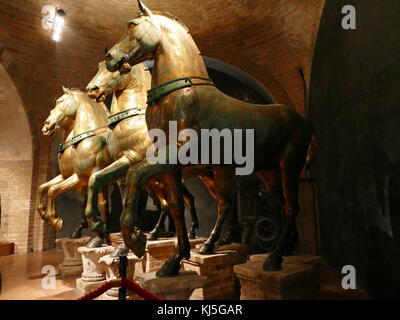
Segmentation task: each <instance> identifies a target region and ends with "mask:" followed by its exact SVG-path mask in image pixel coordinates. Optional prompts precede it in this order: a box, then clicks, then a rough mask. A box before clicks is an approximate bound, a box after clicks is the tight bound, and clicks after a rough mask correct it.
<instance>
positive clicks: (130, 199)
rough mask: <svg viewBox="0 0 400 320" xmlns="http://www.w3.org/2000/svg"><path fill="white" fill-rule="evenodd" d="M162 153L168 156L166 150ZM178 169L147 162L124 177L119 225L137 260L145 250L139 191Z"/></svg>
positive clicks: (134, 167)
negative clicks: (140, 224)
mask: <svg viewBox="0 0 400 320" xmlns="http://www.w3.org/2000/svg"><path fill="white" fill-rule="evenodd" d="M163 151H164V152H166V154H168V148H165V149H164V150H163ZM159 153H160V152H159ZM178 168H179V165H177V164H159V163H157V164H150V163H148V162H147V161H142V162H140V163H137V164H136V165H133V166H132V167H130V168H129V171H128V174H127V175H126V184H127V188H126V195H125V200H124V208H123V211H122V215H121V219H120V223H121V231H122V236H123V238H124V242H125V244H126V246H127V247H128V248H129V249H131V250H132V251H133V253H134V254H135V255H136V256H138V257H139V258H140V257H142V256H143V254H144V251H145V248H146V236H145V235H144V234H143V233H142V232H141V231H140V230H139V228H138V225H139V224H138V222H139V215H138V213H139V212H138V211H139V210H138V209H139V208H138V200H139V196H140V191H141V189H142V188H143V186H144V185H145V183H147V182H148V181H149V180H150V179H151V178H153V177H155V176H159V175H163V174H166V173H170V172H171V171H173V170H176V169H178ZM165 189H167V187H165ZM186 236H187V235H186Z"/></svg>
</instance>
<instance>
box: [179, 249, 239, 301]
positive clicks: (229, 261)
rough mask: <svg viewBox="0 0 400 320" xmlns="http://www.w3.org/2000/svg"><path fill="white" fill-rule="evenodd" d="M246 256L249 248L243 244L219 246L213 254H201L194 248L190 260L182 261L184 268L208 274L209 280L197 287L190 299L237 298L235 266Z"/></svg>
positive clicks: (202, 274)
mask: <svg viewBox="0 0 400 320" xmlns="http://www.w3.org/2000/svg"><path fill="white" fill-rule="evenodd" d="M246 258H247V248H246V246H244V245H242V244H233V245H230V246H222V247H219V248H217V250H216V253H215V254H212V255H201V254H199V253H198V251H195V250H192V252H191V257H190V260H183V261H182V266H183V269H184V270H189V271H194V272H196V273H197V274H198V275H201V276H207V282H206V283H205V284H204V286H203V287H202V288H199V289H196V290H195V291H194V292H193V294H192V296H191V297H190V299H191V300H210V299H213V300H216V299H237V298H238V297H239V294H238V292H237V290H236V287H237V285H236V279H235V275H234V272H233V266H234V265H235V264H236V263H242V262H243V261H246Z"/></svg>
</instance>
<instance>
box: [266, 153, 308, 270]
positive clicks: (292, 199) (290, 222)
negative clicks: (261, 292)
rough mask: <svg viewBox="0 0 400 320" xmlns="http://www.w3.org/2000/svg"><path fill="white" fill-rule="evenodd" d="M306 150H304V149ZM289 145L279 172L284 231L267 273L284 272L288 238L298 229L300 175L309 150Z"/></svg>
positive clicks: (267, 267) (272, 252) (271, 254)
mask: <svg viewBox="0 0 400 320" xmlns="http://www.w3.org/2000/svg"><path fill="white" fill-rule="evenodd" d="M303 149H304V148H303ZM303 149H301V148H296V147H295V146H293V145H289V146H288V147H287V148H286V150H285V152H284V153H283V154H282V155H281V156H280V158H279V172H280V178H281V185H282V193H283V198H284V217H283V224H282V231H281V234H280V236H279V238H278V241H277V244H276V246H275V248H274V249H273V250H272V251H271V252H270V254H269V255H268V258H267V259H266V261H265V262H264V265H263V269H264V270H266V271H279V270H282V261H283V258H282V256H283V250H284V247H285V244H286V243H287V241H288V238H289V237H290V236H291V234H292V233H293V232H294V230H295V228H296V218H297V214H298V212H299V204H298V200H297V197H298V193H299V174H300V171H301V169H302V167H303V165H304V161H305V157H306V152H307V148H305V150H303Z"/></svg>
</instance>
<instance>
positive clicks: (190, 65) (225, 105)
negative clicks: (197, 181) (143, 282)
mask: <svg viewBox="0 0 400 320" xmlns="http://www.w3.org/2000/svg"><path fill="white" fill-rule="evenodd" d="M138 3H139V10H140V15H139V17H137V18H136V19H133V20H131V21H129V23H128V27H127V31H126V33H125V34H124V35H123V37H122V39H121V40H120V42H119V43H117V44H116V45H114V47H113V48H112V49H111V50H109V52H108V53H107V54H106V56H105V60H106V65H107V69H108V70H110V71H116V70H120V72H122V73H124V72H126V70H129V69H130V68H131V66H134V65H136V64H138V63H141V62H143V61H145V60H150V59H153V60H154V69H153V74H152V89H151V90H150V91H149V93H148V103H149V107H148V108H147V112H146V121H147V126H148V129H149V130H152V129H161V130H163V131H164V132H165V133H166V135H167V136H168V135H169V134H170V132H169V122H170V121H176V122H177V125H178V130H179V131H181V130H184V129H192V130H194V131H196V132H198V133H199V136H200V130H202V129H217V130H223V129H226V128H229V129H249V130H252V132H253V133H254V141H253V143H254V172H255V173H256V174H257V175H258V177H259V178H260V179H261V180H262V182H263V183H264V185H265V187H266V189H267V190H272V189H274V190H277V189H278V190H279V194H280V195H281V196H279V197H277V201H279V202H280V203H281V205H282V209H283V210H282V212H284V216H283V223H282V230H281V232H280V236H279V240H278V241H277V244H276V246H275V247H274V249H273V250H272V251H271V252H270V254H269V256H268V258H267V260H266V261H265V262H264V265H263V267H264V269H265V270H280V269H281V267H282V255H283V249H284V247H285V246H286V243H287V242H289V241H293V240H292V238H293V233H295V230H296V217H297V214H298V212H299V205H298V200H297V197H298V178H299V175H300V172H301V170H302V168H303V166H304V162H305V159H306V155H307V150H308V147H309V143H310V139H311V135H312V128H311V125H310V123H308V121H306V120H305V119H304V118H303V117H302V116H301V115H300V114H298V113H297V112H296V111H295V110H293V109H292V108H290V107H288V106H286V105H280V104H273V105H255V104H250V103H246V102H243V101H240V100H237V99H234V98H232V97H229V96H227V95H225V94H223V93H222V92H220V91H219V90H218V89H217V88H216V87H215V86H214V85H213V82H212V81H211V80H210V79H209V76H208V73H207V70H206V67H205V65H204V62H203V59H202V56H201V54H200V52H199V50H198V48H197V46H196V44H195V42H194V40H193V38H192V37H191V35H190V33H189V31H188V29H187V27H186V26H185V25H184V24H183V23H182V22H180V21H179V19H178V18H176V17H174V16H172V15H170V14H167V13H161V12H152V11H151V10H150V9H148V8H147V7H146V6H145V5H144V4H142V3H141V2H140V1H139V0H138ZM167 141H169V140H167ZM202 142H204V141H200V144H201V143H202ZM188 143H192V142H191V140H189V141H187V140H186V141H181V142H178V143H177V144H175V143H173V144H167V145H166V146H165V147H163V148H160V149H159V150H158V154H159V155H160V154H161V155H162V156H163V157H164V158H167V159H169V158H168V155H171V154H172V155H174V154H175V155H176V153H177V152H178V151H179V150H180V149H181V148H183V147H185V145H186V144H188ZM249 143H251V140H249ZM220 151H221V150H213V149H212V148H211V150H210V154H211V155H214V154H215V153H218V152H219V154H221V152H220ZM200 152H201V153H203V152H205V151H203V150H200ZM190 165H191V164H182V163H172V161H167V163H165V164H162V163H150V161H144V162H142V163H140V164H137V165H135V166H133V167H131V169H130V172H129V174H128V178H127V193H126V199H125V202H126V206H129V208H126V209H124V212H123V215H122V217H121V230H122V232H123V236H124V241H125V244H126V245H127V246H128V247H129V248H130V249H132V250H134V252H135V250H136V251H138V248H137V245H138V244H141V245H143V244H142V243H141V242H142V240H141V239H142V235H141V232H140V230H138V229H137V215H138V212H137V198H138V191H139V190H140V189H141V188H142V186H143V185H144V184H145V183H146V182H147V181H148V180H149V179H151V178H152V177H154V176H158V175H163V176H164V179H165V181H166V186H167V188H168V190H169V192H170V196H171V201H170V203H171V202H172V203H173V210H171V213H172V215H173V217H174V220H175V223H176V228H177V235H178V248H177V251H176V252H175V253H174V255H173V256H172V257H171V258H170V259H169V260H167V261H166V262H165V264H164V265H163V266H162V268H161V269H160V270H158V272H157V274H158V276H175V275H177V274H178V272H179V269H180V262H181V260H182V259H183V258H189V257H190V246H189V242H188V237H187V233H186V226H185V219H184V214H183V200H182V197H181V170H182V168H183V167H185V166H190ZM200 165H201V164H200ZM207 165H208V166H209V164H207ZM226 167H231V168H235V170H236V169H238V168H239V167H240V163H239V162H238V161H236V162H234V163H232V164H229V163H228V162H222V163H221V164H213V165H212V168H213V172H214V178H215V181H216V189H218V182H219V181H224V180H223V175H224V173H225V170H226ZM221 175H222V177H220V176H221ZM223 218H224V217H223V213H222V214H221V213H220V212H218V219H219V220H221V221H223ZM220 225H221V224H220ZM220 225H219V227H220ZM214 231H215V230H213V232H214ZM215 233H216V234H218V231H216V232H215Z"/></svg>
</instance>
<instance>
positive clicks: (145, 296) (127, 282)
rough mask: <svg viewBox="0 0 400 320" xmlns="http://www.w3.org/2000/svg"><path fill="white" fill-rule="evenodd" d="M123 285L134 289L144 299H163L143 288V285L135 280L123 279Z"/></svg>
mask: <svg viewBox="0 0 400 320" xmlns="http://www.w3.org/2000/svg"><path fill="white" fill-rule="evenodd" d="M121 286H122V287H124V288H126V289H128V290H131V291H133V292H134V293H136V294H137V295H138V296H139V297H141V298H143V299H144V300H161V299H160V298H159V297H157V296H156V295H154V294H152V293H150V292H149V291H147V290H145V289H143V288H142V287H141V286H139V285H138V284H136V283H135V282H133V281H131V280H128V279H122V280H121Z"/></svg>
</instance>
